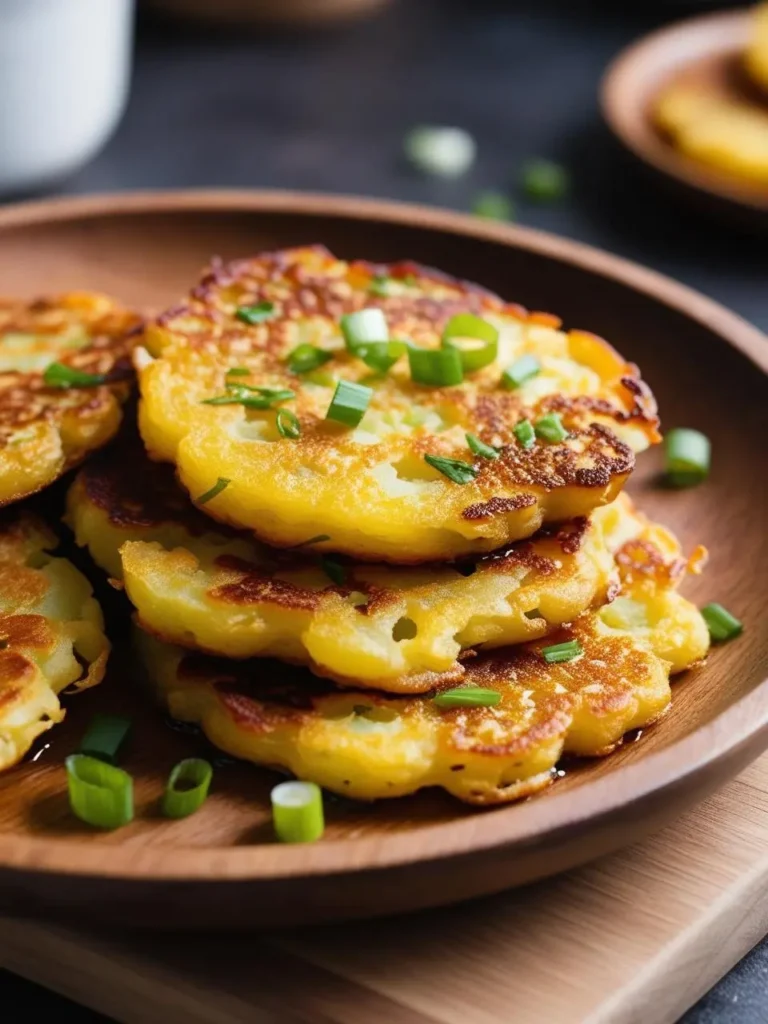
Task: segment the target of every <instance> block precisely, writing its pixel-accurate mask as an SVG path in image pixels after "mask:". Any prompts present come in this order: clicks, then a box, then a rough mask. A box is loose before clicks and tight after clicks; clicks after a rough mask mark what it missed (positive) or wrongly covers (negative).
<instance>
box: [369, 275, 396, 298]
mask: <svg viewBox="0 0 768 1024" xmlns="http://www.w3.org/2000/svg"><path fill="white" fill-rule="evenodd" d="M391 280H392V278H391V277H387V275H386V274H376V275H375V276H374V277H372V278H371V280H370V282H369V284H368V293H369V294H370V295H376V296H377V297H378V298H380V299H384V298H386V297H387V295H389V283H390V281H391Z"/></svg>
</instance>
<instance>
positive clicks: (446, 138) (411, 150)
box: [404, 125, 477, 178]
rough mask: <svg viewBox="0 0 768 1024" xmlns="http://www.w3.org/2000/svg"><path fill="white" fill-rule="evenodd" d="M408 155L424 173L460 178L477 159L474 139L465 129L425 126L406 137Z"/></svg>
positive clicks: (415, 129) (406, 153)
mask: <svg viewBox="0 0 768 1024" xmlns="http://www.w3.org/2000/svg"><path fill="white" fill-rule="evenodd" d="M404 148H405V155H406V156H407V158H408V159H409V160H410V162H411V163H412V164H413V165H414V166H415V167H417V168H418V169H419V170H420V171H422V172H423V173H424V174H435V175H438V176H439V177H443V178H458V177H460V176H461V175H462V174H465V173H466V172H467V171H468V170H469V168H470V167H471V166H472V164H473V163H474V162H475V155H476V152H477V146H476V145H475V140H474V139H473V138H472V136H471V135H470V134H469V132H465V131H464V129H463V128H438V127H433V126H429V125H424V126H422V127H419V128H413V129H412V130H411V131H410V132H409V133H408V134H407V136H406V137H405V142H404Z"/></svg>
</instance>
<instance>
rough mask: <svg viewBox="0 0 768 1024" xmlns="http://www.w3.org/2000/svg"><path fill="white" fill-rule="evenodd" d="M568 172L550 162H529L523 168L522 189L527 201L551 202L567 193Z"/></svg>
mask: <svg viewBox="0 0 768 1024" xmlns="http://www.w3.org/2000/svg"><path fill="white" fill-rule="evenodd" d="M568 184H569V183H568V172H567V171H566V170H565V168H564V167H561V166H560V165H559V164H555V163H552V161H551V160H531V161H529V162H528V163H527V164H526V165H525V167H524V168H523V189H524V190H525V193H526V195H527V196H528V198H529V199H536V200H538V201H539V202H542V203H546V202H553V201H554V200H555V199H561V198H562V197H563V196H564V195H565V193H566V192H567V191H568Z"/></svg>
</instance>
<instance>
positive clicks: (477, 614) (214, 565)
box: [67, 446, 645, 692]
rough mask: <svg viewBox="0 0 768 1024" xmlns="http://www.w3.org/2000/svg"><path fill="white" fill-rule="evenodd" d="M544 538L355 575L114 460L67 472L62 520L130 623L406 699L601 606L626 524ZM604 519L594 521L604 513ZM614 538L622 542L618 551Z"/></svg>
mask: <svg viewBox="0 0 768 1024" xmlns="http://www.w3.org/2000/svg"><path fill="white" fill-rule="evenodd" d="M622 508H625V509H626V513H625V514H620V515H618V521H617V515H614V514H611V515H608V516H606V517H604V518H601V517H600V514H595V515H594V516H593V518H592V519H591V520H587V519H579V520H575V521H572V522H570V523H567V524H563V525H560V526H559V527H555V526H552V527H547V528H545V529H543V530H541V531H540V532H539V533H538V534H536V535H535V536H534V537H533V538H531V539H530V540H527V541H518V542H517V543H515V544H513V545H509V546H508V547H506V548H504V549H502V550H500V551H497V552H494V553H492V554H488V555H483V556H480V557H479V558H478V559H477V560H476V561H474V562H461V563H454V564H445V563H438V564H433V565H423V566H405V567H399V568H398V567H395V566H391V565H385V564H380V565H375V564H370V563H356V564H353V563H351V562H348V561H346V560H344V559H333V560H332V559H330V557H329V556H318V555H316V554H314V553H313V551H312V550H311V548H310V547H309V546H308V547H305V548H302V549H300V550H298V551H293V552H288V551H284V550H277V549H268V548H265V547H263V546H262V545H260V544H258V543H257V542H255V541H254V540H253V538H252V537H251V535H250V534H244V533H239V534H238V533H235V532H234V531H231V530H228V529H227V528H225V527H220V526H217V524H216V523H215V522H213V521H212V520H210V519H208V518H207V517H206V516H205V515H203V514H202V512H200V511H198V510H197V509H195V508H194V507H193V506H192V505H191V504H190V502H189V500H188V498H187V496H186V494H185V493H184V492H183V490H182V489H181V488H180V487H178V485H177V484H176V482H175V480H174V478H173V473H172V470H171V468H170V467H169V466H163V465H161V464H159V463H152V462H149V460H147V458H146V456H145V454H144V452H143V451H142V450H141V448H140V447H139V446H134V447H131V446H126V447H123V448H120V447H118V448H117V449H116V450H109V451H106V452H104V453H103V454H102V455H100V456H97V457H96V458H95V459H93V460H91V461H90V462H89V463H88V464H87V465H86V466H85V467H83V469H82V470H81V471H80V472H79V474H78V476H77V478H76V480H75V482H74V484H73V486H72V488H71V490H70V493H69V497H68V515H67V519H68V522H69V524H70V526H71V527H72V529H73V531H74V533H75V537H76V540H77V542H78V544H80V545H83V546H85V547H87V548H88V549H89V551H90V553H91V555H92V556H93V558H94V560H95V561H96V562H97V563H98V564H99V565H100V566H101V567H102V568H104V569H106V571H107V572H108V573H110V575H111V576H113V577H115V578H116V579H122V580H124V583H125V588H126V591H127V594H128V597H129V598H130V600H131V601H132V602H133V604H134V605H135V606H136V608H137V609H138V615H139V620H140V622H141V624H142V626H143V627H144V628H145V629H146V630H148V631H149V632H151V633H154V634H156V635H158V636H159V637H162V638H163V639H164V640H167V641H169V642H172V643H177V644H181V645H182V646H186V647H192V648H197V649H200V650H203V651H206V652H208V653H212V654H221V655H225V656H227V657H231V658H248V657H252V656H262V657H275V658H282V659H284V660H286V661H291V662H296V663H299V664H304V665H309V666H310V667H311V668H312V669H313V671H314V672H316V673H317V674H319V675H323V676H328V677H330V678H332V679H335V680H336V681H337V682H339V683H341V684H343V685H354V686H359V685H361V684H363V685H366V686H371V687H377V688H382V689H385V690H392V691H396V692H419V691H424V690H428V689H430V688H431V687H432V686H434V685H435V684H436V683H437V682H439V681H445V680H451V679H453V680H457V679H460V678H461V676H462V675H463V673H464V663H463V661H462V660H461V659H462V656H463V653H464V652H465V651H466V650H467V649H468V648H472V647H475V646H477V645H479V644H484V645H486V646H489V647H499V646H503V645H507V644H514V643H520V642H523V641H526V640H533V639H536V638H538V637H542V636H545V635H546V634H547V633H549V632H551V631H552V630H553V629H556V628H557V627H558V626H560V625H561V624H562V623H564V622H570V621H571V620H573V619H574V618H575V617H576V616H577V615H579V614H581V612H583V611H584V610H585V609H587V608H590V607H596V606H598V605H600V604H602V603H603V602H604V601H605V599H606V595H607V594H608V592H609V591H611V590H612V589H613V588H615V585H616V579H617V570H616V564H615V561H614V557H613V555H612V553H611V550H610V549H609V547H608V545H607V543H606V535H607V533H609V532H610V535H611V537H614V538H615V537H617V536H618V535H619V534H620V533H621V531H622V530H623V531H624V532H625V533H626V532H627V531H628V534H627V535H629V534H631V533H632V529H631V528H629V527H628V524H627V520H628V519H630V518H632V517H633V516H634V517H635V518H633V519H632V522H633V523H634V524H635V532H636V533H637V532H638V531H641V530H642V529H644V528H645V523H644V521H643V520H641V519H640V518H637V517H636V516H635V513H633V512H632V511H631V506H630V505H629V503H628V501H627V503H625V504H624V505H623V506H622ZM604 511H607V510H604ZM624 539H625V538H624V534H623V533H622V534H621V537H620V538H619V541H620V542H621V543H623V541H624Z"/></svg>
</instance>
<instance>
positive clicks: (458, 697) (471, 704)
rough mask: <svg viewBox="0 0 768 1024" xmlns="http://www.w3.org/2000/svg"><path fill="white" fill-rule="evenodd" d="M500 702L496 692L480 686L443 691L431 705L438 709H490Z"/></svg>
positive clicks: (499, 696) (458, 687)
mask: <svg viewBox="0 0 768 1024" xmlns="http://www.w3.org/2000/svg"><path fill="white" fill-rule="evenodd" d="M500 700H501V694H500V693H499V691H498V690H489V689H486V688H485V687H482V686H457V687H455V688H454V689H453V690H443V692H442V693H438V695H437V696H436V697H433V698H432V703H433V704H436V705H437V706H438V707H439V708H492V707H493V706H494V705H495V704H498V703H499V701H500Z"/></svg>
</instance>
